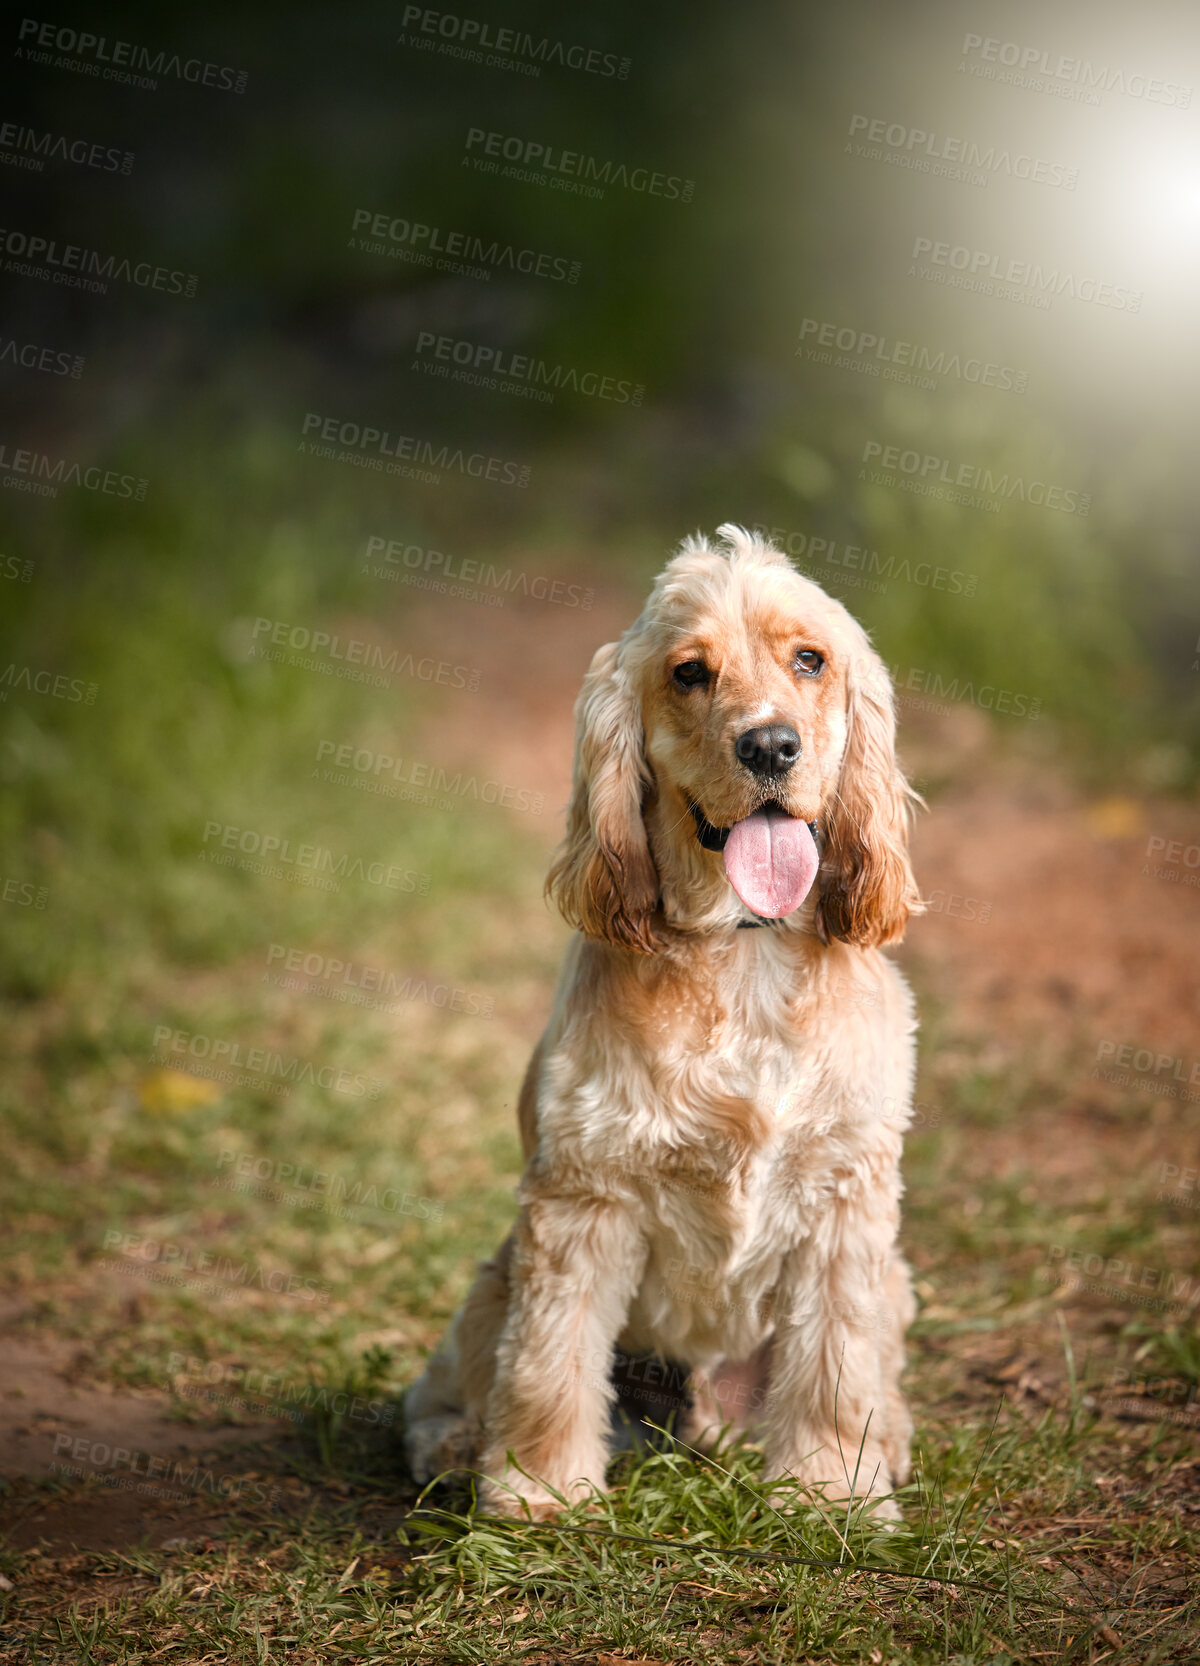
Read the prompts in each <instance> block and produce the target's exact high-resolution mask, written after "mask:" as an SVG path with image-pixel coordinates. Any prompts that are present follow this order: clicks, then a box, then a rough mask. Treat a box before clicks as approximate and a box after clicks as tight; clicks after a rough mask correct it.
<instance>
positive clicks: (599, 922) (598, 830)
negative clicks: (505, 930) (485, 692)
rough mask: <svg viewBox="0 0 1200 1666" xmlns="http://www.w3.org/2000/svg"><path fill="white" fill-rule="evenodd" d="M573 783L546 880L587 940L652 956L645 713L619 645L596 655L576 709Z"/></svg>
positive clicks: (654, 893)
mask: <svg viewBox="0 0 1200 1666" xmlns="http://www.w3.org/2000/svg"><path fill="white" fill-rule="evenodd" d="M575 720H576V732H575V778H574V785H573V788H572V792H571V803H570V806H569V807H568V810H567V836H566V838H565V839H564V840H563V842H562V844H561V845H560V846H559V848H558V851H557V852H556V854H555V857H554V861H553V863H552V864H551V868H550V874H549V877H548V878H547V880H546V890H547V893H548V894H549V895H550V896H551V897H552V898H553V899H554V901H555V902H556V903H557V904H558V907H559V909H560V910H561V912H562V914H563V916H564V918H565V919H566V920H568V921H569V923H570V924H571V925H573V926H578V927H579V929H580V930H581V931H582V932H584V934H585V935H586V936H588V937H597V938H600V939H601V940H602V941H603V942H606V943H612V944H614V945H616V946H617V947H619V948H623V949H637V950H639V951H640V952H641V953H643V954H651V953H653V951H654V950H655V949H656V948H657V947H658V942H657V939H656V938H655V935H654V932H653V929H652V927H651V923H650V922H651V917H652V915H653V914H654V912H655V910H656V909H657V907H658V892H659V886H658V873H657V871H656V869H655V866H654V860H653V858H652V857H651V855H650V846H649V844H648V842H647V839H646V828H645V824H644V823H643V821H642V798H643V795H644V793H645V791H646V788H647V786H648V785H649V783H650V773H649V770H648V768H647V765H646V759H645V753H644V751H643V745H642V713H641V709H640V706H639V703H638V699H637V695H636V693H635V691H634V689H633V687H632V686H631V684H630V682H629V678H628V675H627V673H626V672H625V670H624V668H623V666H622V665H621V658H620V645H619V644H618V643H616V642H609V643H608V644H606V646H605V647H603V648H600V649H598V650H597V652H596V655H595V658H594V659H593V660H592V663H591V667H590V668H589V670H588V674H587V676H586V677H585V678H584V680H583V688H582V689H581V690H580V694H579V699H578V700H577V701H576V704H575Z"/></svg>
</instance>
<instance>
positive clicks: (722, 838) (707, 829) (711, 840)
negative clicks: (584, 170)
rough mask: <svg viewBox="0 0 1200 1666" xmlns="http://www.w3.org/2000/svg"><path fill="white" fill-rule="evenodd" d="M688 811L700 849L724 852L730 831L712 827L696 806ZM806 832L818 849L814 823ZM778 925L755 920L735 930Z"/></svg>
mask: <svg viewBox="0 0 1200 1666" xmlns="http://www.w3.org/2000/svg"><path fill="white" fill-rule="evenodd" d="M688 809H689V810H690V811H691V812H692V819H693V821H694V822H695V823H696V838H697V840H698V841H699V843H700V845H701V847H702V848H703V849H704V850H724V849H725V845H726V842H727V840H728V838H729V833H730V829H729V828H728V827H714V826H713V824H712V822H711V821H709V819H708V817H707V816H706V815H705V814H704V811H703V810H702V809H701V808H700V806H699V805H698V804H689V805H688ZM808 830H809V832H810V833H811V834H812V836H813V843H814V844H817V845H818V847H819V843H820V839H819V834H818V829H817V824H816V822H815V821H810V822H809V824H808ZM778 924H779V921H778V920H767V919H757V918H756V919H753V920H739V921H738V923H737V929H738V931H757V929H758V927H759V926H777V925H778Z"/></svg>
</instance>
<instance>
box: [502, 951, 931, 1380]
mask: <svg viewBox="0 0 1200 1666" xmlns="http://www.w3.org/2000/svg"><path fill="white" fill-rule="evenodd" d="M577 952H578V953H579V954H580V955H581V956H582V960H581V963H580V964H578V965H575V966H572V965H570V964H569V965H568V967H567V968H566V970H565V975H564V989H565V990H566V991H567V992H568V993H567V994H566V996H565V998H564V999H563V1000H562V1001H561V1002H560V1005H559V1007H558V1009H557V1010H556V1013H555V1018H554V1020H553V1021H552V1024H551V1029H550V1032H549V1033H548V1035H547V1038H546V1041H547V1048H546V1052H545V1055H544V1062H543V1070H542V1077H541V1086H540V1091H539V1105H538V1153H537V1157H536V1158H535V1160H534V1163H533V1165H532V1169H531V1175H530V1179H531V1180H533V1181H534V1185H535V1187H536V1188H537V1189H541V1187H542V1186H543V1185H548V1186H549V1187H550V1189H553V1190H558V1189H559V1188H561V1187H562V1186H563V1185H566V1186H568V1187H569V1188H570V1189H571V1190H572V1191H575V1190H581V1191H584V1192H587V1193H591V1194H592V1195H608V1196H612V1197H615V1198H620V1199H622V1200H626V1201H627V1202H628V1203H629V1205H630V1206H631V1207H632V1208H633V1209H634V1210H635V1211H636V1213H637V1216H638V1219H639V1223H640V1227H641V1231H642V1236H643V1241H644V1246H645V1264H644V1268H643V1271H642V1275H641V1280H640V1286H639V1289H638V1293H637V1296H636V1299H635V1301H634V1303H633V1306H632V1309H631V1312H630V1316H629V1322H628V1326H627V1329H626V1333H625V1338H624V1341H625V1343H626V1345H628V1346H630V1347H647V1348H658V1349H660V1350H661V1351H663V1352H664V1353H668V1354H670V1355H671V1356H672V1357H674V1358H678V1359H684V1360H688V1361H690V1362H692V1363H699V1362H701V1361H704V1360H706V1359H711V1358H717V1357H722V1356H725V1355H728V1356H731V1357H737V1358H744V1357H746V1355H747V1354H748V1353H749V1352H750V1351H752V1350H753V1348H754V1347H756V1346H757V1344H758V1343H759V1342H760V1341H761V1340H762V1339H763V1338H764V1337H765V1336H766V1335H768V1334H769V1333H770V1331H771V1328H772V1326H773V1323H774V1311H775V1306H776V1300H777V1295H778V1292H777V1289H776V1287H777V1284H778V1280H779V1275H780V1269H781V1266H782V1265H783V1263H784V1261H785V1259H786V1258H787V1257H788V1256H789V1255H790V1254H791V1252H792V1251H793V1250H794V1249H795V1248H796V1246H797V1245H799V1244H802V1243H803V1242H804V1240H805V1239H806V1238H807V1237H808V1236H809V1235H810V1234H811V1233H812V1232H813V1231H814V1230H816V1229H817V1228H818V1226H819V1222H820V1219H821V1217H822V1216H823V1215H824V1214H826V1213H827V1212H828V1211H829V1210H830V1209H834V1208H836V1207H837V1206H838V1200H839V1199H843V1198H847V1197H851V1196H852V1195H853V1193H854V1191H855V1189H856V1187H857V1186H859V1185H860V1184H862V1182H863V1181H864V1180H865V1179H866V1177H867V1176H868V1175H869V1174H871V1173H873V1172H874V1171H876V1170H877V1169H878V1168H879V1167H880V1166H886V1165H894V1163H895V1162H896V1160H897V1157H898V1153H899V1148H900V1139H901V1135H902V1132H903V1127H904V1123H905V1122H906V1120H907V1114H908V1112H907V1107H908V1104H909V1099H910V1094H911V1074H912V1041H911V1034H912V1028H913V1025H912V1014H911V1003H910V998H909V996H908V991H907V988H906V986H905V985H904V983H903V980H902V979H901V978H900V976H899V974H898V972H897V971H896V969H895V968H894V967H893V966H892V965H891V964H890V962H888V961H886V960H885V959H884V958H883V957H882V956H880V955H878V954H877V953H863V952H861V951H854V950H847V949H844V948H841V947H840V946H835V947H834V948H832V949H825V948H822V947H821V946H820V945H819V944H817V943H816V941H815V939H812V938H810V937H807V936H801V935H800V934H796V933H786V934H785V933H782V932H778V933H776V932H773V931H770V930H768V929H764V930H762V931H756V932H744V933H736V934H728V935H726V936H725V937H724V938H721V939H718V940H716V941H714V942H713V943H712V944H711V945H707V946H706V947H705V948H704V949H703V950H702V951H701V952H699V953H698V952H697V951H696V950H695V948H690V949H689V951H688V953H687V955H686V956H681V957H680V959H679V960H678V961H666V962H664V961H662V960H659V961H657V962H647V961H645V960H639V961H632V960H631V959H630V957H627V956H623V955H612V954H610V953H609V952H608V951H605V950H603V949H599V950H598V949H596V948H595V947H594V946H589V945H581V946H580V947H579V949H578V951H577ZM601 1009H602V1010H604V1011H605V1012H606V1013H607V1014H608V1016H609V1022H608V1023H607V1024H606V1026H605V1028H604V1030H603V1033H602V1035H597V1034H594V1033H593V1032H594V1028H595V1027H594V1026H592V1025H589V1022H588V1019H589V1014H590V1013H593V1012H595V1011H596V1010H601ZM613 1014H617V1015H619V1022H618V1023H617V1024H616V1025H615V1026H614V1025H613V1024H612V1022H611V1019H612V1015H613ZM835 1037H836V1045H835V1041H834V1038H835Z"/></svg>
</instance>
